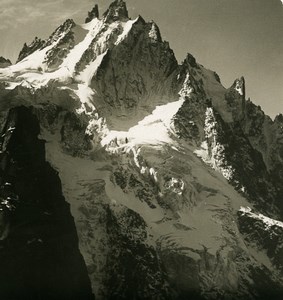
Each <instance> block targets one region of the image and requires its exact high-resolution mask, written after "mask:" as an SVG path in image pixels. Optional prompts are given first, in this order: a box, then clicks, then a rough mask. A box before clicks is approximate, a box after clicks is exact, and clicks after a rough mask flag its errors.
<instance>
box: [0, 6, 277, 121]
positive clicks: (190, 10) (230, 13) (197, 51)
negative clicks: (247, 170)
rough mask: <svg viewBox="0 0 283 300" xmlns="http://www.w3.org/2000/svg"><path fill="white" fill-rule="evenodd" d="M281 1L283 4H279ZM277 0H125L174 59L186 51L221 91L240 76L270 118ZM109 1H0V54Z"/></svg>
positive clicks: (274, 88)
mask: <svg viewBox="0 0 283 300" xmlns="http://www.w3.org/2000/svg"><path fill="white" fill-rule="evenodd" d="M282 1H283V0H282ZM282 1H281V0H128V1H126V2H127V6H128V10H129V15H130V16H131V17H132V18H135V17H136V16H137V15H138V14H140V15H142V16H143V18H144V19H145V20H147V21H150V20H154V21H155V22H156V23H157V24H158V26H159V27H160V30H161V33H162V37H163V39H165V40H167V41H169V43H170V46H171V48H172V49H173V50H174V52H175V55H176V57H177V59H178V61H179V62H180V63H181V61H182V60H183V59H184V58H185V56H186V53H187V52H189V53H191V54H193V55H194V56H195V57H196V59H197V61H198V62H199V63H201V64H202V65H204V66H205V67H207V68H210V69H212V70H214V71H216V72H217V73H218V74H219V76H220V78H221V81H222V83H223V85H224V86H225V87H228V86H230V85H231V84H232V83H233V81H234V79H235V78H237V77H240V76H242V75H243V76H244V77H245V79H246V91H247V96H248V97H251V100H252V101H253V102H254V103H256V104H258V105H261V107H262V108H263V109H264V111H265V112H266V113H267V114H269V115H271V116H272V117H274V116H275V115H276V114H278V113H280V112H283V5H282V3H281V2H282ZM111 2H112V1H111V0H0V41H1V42H0V56H4V57H6V58H10V59H12V61H15V59H16V57H17V56H18V53H19V51H20V49H21V47H22V45H23V43H24V42H27V43H30V42H31V41H32V40H33V38H34V37H35V36H38V37H40V38H47V37H48V36H49V35H50V34H51V33H52V32H53V31H54V29H55V28H56V27H58V26H59V25H60V24H61V23H62V22H63V21H64V20H65V19H67V18H73V19H74V21H75V22H77V23H82V22H83V21H84V19H85V17H86V15H87V11H88V10H90V9H91V8H92V7H93V6H94V4H95V3H97V4H98V5H99V9H100V14H102V13H103V12H104V11H105V10H106V9H107V7H108V5H109V4H110V3H111Z"/></svg>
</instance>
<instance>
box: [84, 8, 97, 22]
mask: <svg viewBox="0 0 283 300" xmlns="http://www.w3.org/2000/svg"><path fill="white" fill-rule="evenodd" d="M95 18H99V11H98V5H97V4H95V6H94V7H93V9H92V10H91V11H89V12H88V16H87V18H86V19H85V23H88V22H90V21H92V20H93V19H95Z"/></svg>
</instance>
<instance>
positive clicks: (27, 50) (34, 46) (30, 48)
mask: <svg viewBox="0 0 283 300" xmlns="http://www.w3.org/2000/svg"><path fill="white" fill-rule="evenodd" d="M44 43H45V41H43V40H41V39H40V38H38V37H37V36H36V37H35V39H34V40H33V41H32V42H31V43H30V44H29V45H27V44H26V43H24V46H23V48H22V50H21V51H20V54H19V57H18V59H17V62H19V61H21V60H23V59H24V58H25V57H27V56H29V55H30V54H32V53H33V52H35V51H36V50H38V49H40V48H41V47H42V46H43V45H44Z"/></svg>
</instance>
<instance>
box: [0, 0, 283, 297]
mask: <svg viewBox="0 0 283 300" xmlns="http://www.w3.org/2000/svg"><path fill="white" fill-rule="evenodd" d="M19 106H28V107H31V110H32V112H33V114H34V115H35V116H36V118H37V119H38V121H39V123H40V126H41V134H40V138H41V139H44V140H45V141H46V144H45V148H46V159H47V161H48V162H49V163H50V164H51V166H52V168H54V169H56V170H57V172H58V175H59V177H60V180H61V182H62V191H63V195H64V197H65V199H66V201H68V202H69V204H70V209H71V213H72V215H73V217H74V221H75V224H76V228H77V233H78V238H79V248H80V251H81V254H82V255H83V258H84V261H85V264H86V266H87V271H88V275H89V278H90V281H91V285H92V290H93V292H94V294H95V296H96V299H190V298H192V299H265V298H268V297H269V298H272V297H273V298H274V299H277V298H276V297H278V299H279V298H280V295H282V288H283V282H282V239H281V238H274V236H279V235H280V233H281V231H282V230H281V229H282V228H281V227H282V223H281V222H280V220H282V219H283V214H282V196H283V188H282V186H283V175H282V174H283V173H282V169H283V158H282V134H283V131H282V126H283V125H282V124H283V118H282V115H279V116H278V117H277V118H276V119H275V120H274V121H272V120H271V119H270V118H269V117H268V116H266V115H265V114H264V113H263V112H262V111H261V109H260V108H258V107H256V106H255V105H254V104H253V103H252V102H251V101H250V100H246V99H245V80H244V78H240V79H237V80H235V82H234V83H233V84H232V86H231V87H230V88H228V89H226V88H225V87H223V86H222V84H221V82H220V79H219V76H218V75H217V74H216V73H215V72H213V71H211V70H208V69H206V68H205V67H203V66H202V65H200V64H199V63H198V62H196V60H195V58H194V57H193V56H192V55H190V54H188V55H187V57H186V58H185V60H184V62H183V63H182V64H181V65H178V63H177V61H176V58H175V56H174V53H173V51H172V50H171V49H170V47H169V44H168V43H167V42H166V41H163V40H162V37H161V34H160V31H159V28H158V26H157V25H156V24H155V23H154V22H149V23H147V22H146V21H145V20H144V19H143V18H142V17H141V16H139V17H138V18H136V19H134V20H132V19H130V18H129V16H128V12H127V8H126V5H125V2H124V1H122V0H116V1H114V2H113V3H112V4H111V5H110V7H109V9H108V10H107V11H106V12H105V13H104V14H103V15H102V17H101V18H99V11H98V7H97V6H95V7H94V8H93V9H92V10H91V11H90V12H89V13H88V16H87V18H86V23H85V24H76V23H75V22H74V21H73V20H67V21H66V22H64V23H63V24H62V25H61V26H59V27H58V28H57V29H56V30H55V31H54V33H53V34H52V35H51V36H50V37H49V38H48V39H47V40H46V41H42V40H40V39H36V40H35V41H34V42H33V43H32V44H31V45H29V46H27V45H25V46H24V48H23V50H22V51H21V54H20V57H19V61H18V63H16V64H15V65H11V66H8V67H6V68H2V69H0V108H1V113H0V123H1V124H4V123H5V122H6V118H7V115H8V113H9V111H10V110H11V108H13V107H19ZM0 155H2V154H1V153H0ZM3 160H4V158H3ZM7 172H9V171H8V170H6V169H5V168H3V167H2V173H3V174H6V173H7ZM1 176H2V175H1ZM15 188H17V187H15ZM6 200H7V199H6ZM20 201H21V199H19V202H20ZM3 203H4V202H3ZM3 203H2V204H3ZM5 203H6V202H5ZM5 203H4V204H5ZM6 204H7V203H6ZM8 204H9V203H8ZM244 207H250V208H244ZM15 209H16V210H17V209H20V206H19V208H18V206H17V205H16V206H15ZM3 212H4V213H3V214H5V218H6V217H7V218H11V216H10V215H9V213H8V211H7V207H6V208H5V207H3ZM12 220H13V219H11V222H12ZM6 229H7V228H5V230H2V231H0V234H1V239H3V240H5V239H6V238H7V237H9V234H10V233H9V230H8V229H7V230H6ZM269 237H270V239H269ZM269 244H270V247H269Z"/></svg>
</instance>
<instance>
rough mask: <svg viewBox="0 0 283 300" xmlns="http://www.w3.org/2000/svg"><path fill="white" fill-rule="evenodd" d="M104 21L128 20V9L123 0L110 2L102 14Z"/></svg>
mask: <svg viewBox="0 0 283 300" xmlns="http://www.w3.org/2000/svg"><path fill="white" fill-rule="evenodd" d="M103 17H104V18H105V21H106V22H109V23H111V22H114V21H117V20H121V21H123V20H128V19H129V15H128V10H127V7H126V3H125V2H124V1H123V0H115V1H114V2H112V3H111V4H110V6H109V8H108V9H107V11H106V12H105V13H104V14H103Z"/></svg>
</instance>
